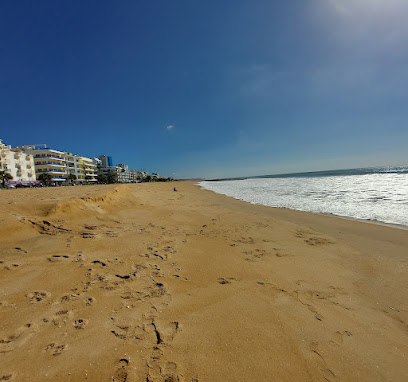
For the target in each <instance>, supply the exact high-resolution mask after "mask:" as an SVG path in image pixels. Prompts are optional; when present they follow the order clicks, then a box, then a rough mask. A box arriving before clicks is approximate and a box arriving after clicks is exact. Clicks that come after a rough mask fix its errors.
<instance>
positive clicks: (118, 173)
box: [98, 166, 130, 183]
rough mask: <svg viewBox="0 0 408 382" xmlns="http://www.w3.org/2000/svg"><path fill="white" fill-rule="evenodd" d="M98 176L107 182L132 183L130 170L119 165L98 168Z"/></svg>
mask: <svg viewBox="0 0 408 382" xmlns="http://www.w3.org/2000/svg"><path fill="white" fill-rule="evenodd" d="M98 177H100V178H102V179H103V180H104V181H105V182H107V183H130V180H129V171H126V170H125V169H123V168H122V167H119V166H112V167H100V168H98Z"/></svg>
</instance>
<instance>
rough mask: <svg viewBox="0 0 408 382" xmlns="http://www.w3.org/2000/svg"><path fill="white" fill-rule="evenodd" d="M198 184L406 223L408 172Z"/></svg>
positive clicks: (278, 203) (248, 197)
mask: <svg viewBox="0 0 408 382" xmlns="http://www.w3.org/2000/svg"><path fill="white" fill-rule="evenodd" d="M200 185H201V187H202V188H204V189H207V190H212V191H214V192H217V193H219V194H224V195H227V196H232V197H234V198H237V199H240V200H244V201H247V202H250V203H254V204H262V205H266V206H273V207H286V208H290V209H295V210H301V211H309V212H317V213H326V214H327V213H329V214H334V215H339V216H344V217H350V218H355V219H364V220H373V221H379V222H384V223H390V224H399V225H404V226H408V174H407V173H401V174H398V173H375V174H366V175H347V176H319V177H283V178H252V179H244V180H225V181H204V182H201V183H200Z"/></svg>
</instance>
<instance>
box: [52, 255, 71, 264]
mask: <svg viewBox="0 0 408 382" xmlns="http://www.w3.org/2000/svg"><path fill="white" fill-rule="evenodd" d="M66 260H69V256H68V255H52V256H50V257H48V261H50V262H52V263H55V262H57V261H66Z"/></svg>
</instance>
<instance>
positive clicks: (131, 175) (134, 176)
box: [129, 170, 143, 183]
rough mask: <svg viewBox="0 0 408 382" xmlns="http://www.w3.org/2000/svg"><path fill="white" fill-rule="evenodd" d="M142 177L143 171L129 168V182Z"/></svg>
mask: <svg viewBox="0 0 408 382" xmlns="http://www.w3.org/2000/svg"><path fill="white" fill-rule="evenodd" d="M142 179H143V173H142V172H141V171H137V170H129V181H130V183H138V182H140V181H141V180H142Z"/></svg>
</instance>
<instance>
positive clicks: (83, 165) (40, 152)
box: [20, 145, 96, 183]
mask: <svg viewBox="0 0 408 382" xmlns="http://www.w3.org/2000/svg"><path fill="white" fill-rule="evenodd" d="M20 149H21V150H23V151H24V152H26V153H30V154H32V155H33V156H34V163H35V172H36V175H37V178H38V176H39V175H40V174H49V175H51V176H52V181H53V182H55V183H64V182H67V181H70V179H69V175H71V174H72V175H75V178H76V179H75V180H72V181H70V182H71V183H88V182H91V183H92V182H96V165H95V164H94V163H93V161H92V159H91V158H87V157H83V156H80V155H74V154H72V153H67V152H64V151H59V150H53V149H50V148H48V147H47V146H46V145H25V146H21V147H20Z"/></svg>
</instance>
